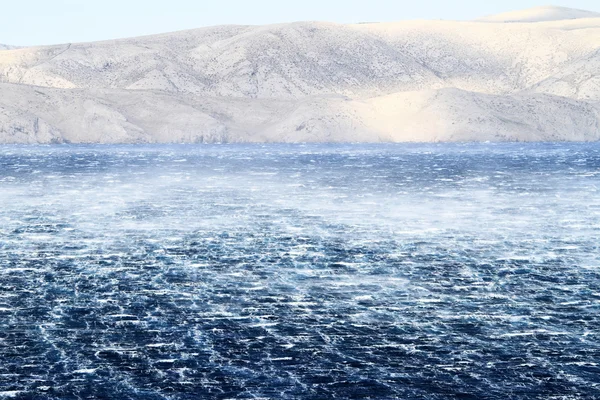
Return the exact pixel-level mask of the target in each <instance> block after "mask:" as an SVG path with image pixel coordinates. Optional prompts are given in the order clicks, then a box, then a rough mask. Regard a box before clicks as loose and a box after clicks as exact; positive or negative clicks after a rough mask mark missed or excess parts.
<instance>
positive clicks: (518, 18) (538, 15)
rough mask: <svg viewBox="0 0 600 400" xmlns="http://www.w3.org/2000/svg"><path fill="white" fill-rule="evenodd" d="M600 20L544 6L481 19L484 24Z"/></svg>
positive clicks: (592, 14)
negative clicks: (582, 19)
mask: <svg viewBox="0 0 600 400" xmlns="http://www.w3.org/2000/svg"><path fill="white" fill-rule="evenodd" d="M580 18H600V13H596V12H591V11H586V10H577V9H573V8H566V7H555V6H543V7H535V8H530V9H527V10H521V11H512V12H507V13H502V14H496V15H490V16H487V17H483V18H479V19H478V21H482V22H546V21H562V20H566V19H580Z"/></svg>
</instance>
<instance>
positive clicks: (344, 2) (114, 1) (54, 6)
mask: <svg viewBox="0 0 600 400" xmlns="http://www.w3.org/2000/svg"><path fill="white" fill-rule="evenodd" d="M550 1H552V0H550ZM551 4H552V5H556V6H564V7H571V8H580V9H585V10H590V11H598V12H600V1H599V0H567V1H562V0H554V2H553V3H551ZM541 5H548V3H547V2H544V1H542V2H540V1H535V0H532V1H529V0H485V1H481V0H408V1H407V0H295V1H290V0H20V1H14V0H0V43H2V44H9V45H17V46H32V45H44V44H59V43H71V42H87V41H95V40H106V39H116V38H124V37H132V36H140V35H148V34H153V33H164V32H172V31H177V30H183V29H192V28H200V27H203V26H210V25H222V24H250V25H259V24H270V23H280V22H292V21H329V22H340V23H355V22H376V21H380V22H382V21H400V20H410V19H445V20H469V19H474V18H477V17H481V16H485V15H490V14H496V13H500V12H505V11H513V10H519V9H524V8H530V7H535V6H541Z"/></svg>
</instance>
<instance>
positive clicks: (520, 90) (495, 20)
mask: <svg viewBox="0 0 600 400" xmlns="http://www.w3.org/2000/svg"><path fill="white" fill-rule="evenodd" d="M0 82H1V83H0V93H1V96H0V142H4V143H15V142H19V143H22V142H24V143H46V142H111V143H112V142H198V141H205V142H222V141H254V142H263V141H286V142H292V141H293V142H295V141H472V140H475V141H477V140H498V141H500V140H527V141H532V140H598V139H599V138H600V127H599V109H600V106H599V104H600V16H599V15H598V14H594V13H591V12H583V11H580V10H571V9H564V8H557V7H554V8H548V7H544V8H536V9H532V10H526V11H521V12H517V13H509V14H502V15H498V16H491V17H486V18H482V19H480V20H478V21H474V22H452V21H408V22H397V23H372V24H356V25H339V24H332V23H321V22H302V23H292V24H282V25H269V26H219V27H210V28H202V29H197V30H190V31H183V32H175V33H169V34H162V35H155V36H148V37H140V38H133V39H122V40H116V41H106V42H98V43H81V44H65V45H57V46H47V47H34V48H21V49H12V50H4V51H2V52H0Z"/></svg>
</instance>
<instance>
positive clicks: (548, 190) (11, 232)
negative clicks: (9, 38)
mask: <svg viewBox="0 0 600 400" xmlns="http://www.w3.org/2000/svg"><path fill="white" fill-rule="evenodd" d="M3 398H12V399H118V400H127V399H150V400H154V399H156V400H158V399H174V400H177V399H315V400H317V399H498V400H500V399H502V400H505V399H544V400H548V399H562V400H568V399H600V144H598V143H572V144H564V143H563V144H559V143H538V144H524V143H510V144H493V143H483V144H377V145H375V144H373V145H364V144H344V145H334V144H295V145H283V144H265V145H261V144H254V145H249V144H244V145H242V144H222V145H216V144H215V145H137V146H134V145H51V146H37V145H36V146H16V145H15V146H12V145H4V146H0V399H3Z"/></svg>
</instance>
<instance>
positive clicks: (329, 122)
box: [0, 84, 600, 143]
mask: <svg viewBox="0 0 600 400" xmlns="http://www.w3.org/2000/svg"><path fill="white" fill-rule="evenodd" d="M0 91H1V92H2V94H3V95H2V97H0V132H1V135H0V142H1V143H64V142H67V143H166V142H167V143H168V142H178V143H182V142H183V143H197V142H209V143H215V142H219V143H221V142H439V141H590V140H598V139H600V134H599V129H598V118H599V113H598V109H597V108H596V107H594V106H593V105H591V104H589V103H587V102H583V101H578V100H572V99H568V98H564V97H559V96H552V95H546V94H524V95H515V96H499V95H487V94H481V93H473V92H468V91H463V90H458V89H441V90H431V91H415V92H399V93H396V94H391V95H386V96H379V97H374V98H369V99H365V100H355V99H350V98H347V97H343V96H310V97H305V98H303V99H300V100H290V99H287V100H286V99H283V100H282V99H242V98H234V97H231V98H226V97H193V96H186V95H179V94H172V93H163V92H156V91H130V90H122V89H98V90H84V89H70V90H69V89H49V88H39V87H38V88H36V87H33V86H26V85H13V84H0Z"/></svg>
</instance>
